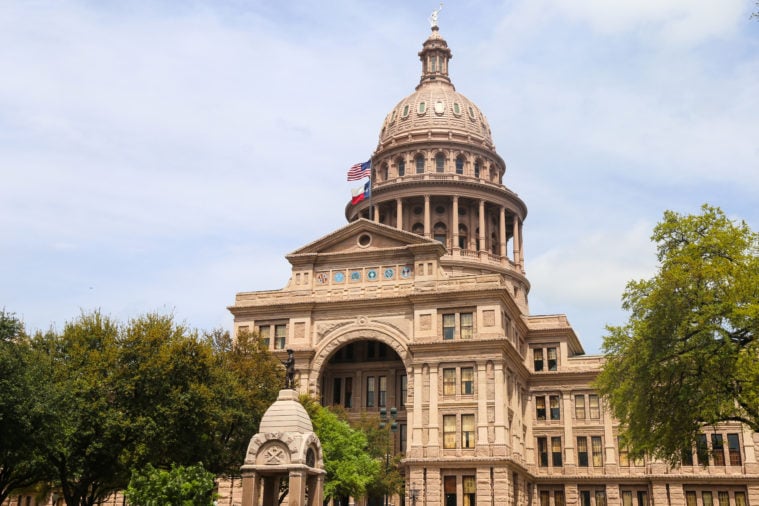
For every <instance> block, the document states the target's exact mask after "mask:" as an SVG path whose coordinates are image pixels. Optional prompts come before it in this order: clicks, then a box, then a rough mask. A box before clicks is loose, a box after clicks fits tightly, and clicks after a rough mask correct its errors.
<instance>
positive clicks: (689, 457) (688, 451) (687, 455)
mask: <svg viewBox="0 0 759 506" xmlns="http://www.w3.org/2000/svg"><path fill="white" fill-rule="evenodd" d="M681 458H682V463H683V465H684V466H692V465H693V449H692V448H685V449H683V451H682V455H681Z"/></svg>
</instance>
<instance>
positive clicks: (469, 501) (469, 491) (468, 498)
mask: <svg viewBox="0 0 759 506" xmlns="http://www.w3.org/2000/svg"><path fill="white" fill-rule="evenodd" d="M462 480H463V484H462V485H463V487H462V488H463V489H464V506H475V498H476V495H475V494H476V493H477V482H476V481H475V479H474V476H462Z"/></svg>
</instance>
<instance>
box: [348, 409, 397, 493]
mask: <svg viewBox="0 0 759 506" xmlns="http://www.w3.org/2000/svg"><path fill="white" fill-rule="evenodd" d="M352 425H353V427H354V428H355V429H358V430H360V431H361V432H363V433H364V434H365V435H366V439H367V448H368V452H369V455H370V456H371V457H372V458H373V459H375V460H376V461H378V462H379V463H380V467H381V469H382V472H381V473H379V475H377V476H376V479H375V481H373V482H371V483H369V484H368V485H367V494H368V495H370V496H374V497H377V496H385V495H388V496H389V495H393V494H398V493H401V492H402V491H403V486H404V480H403V475H402V474H401V471H400V462H401V459H402V455H401V454H393V450H392V449H393V446H394V438H396V437H398V435H397V434H395V433H393V432H392V430H391V428H392V423H391V422H387V423H384V424H383V423H382V422H381V420H380V417H379V416H378V415H376V414H373V415H372V414H368V413H362V415H361V418H359V420H358V421H357V422H356V423H354V424H352Z"/></svg>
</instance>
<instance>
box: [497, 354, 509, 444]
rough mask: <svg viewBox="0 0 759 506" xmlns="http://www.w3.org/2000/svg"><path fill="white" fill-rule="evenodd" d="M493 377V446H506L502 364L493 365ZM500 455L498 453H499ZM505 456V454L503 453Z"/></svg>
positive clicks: (504, 387) (504, 391)
mask: <svg viewBox="0 0 759 506" xmlns="http://www.w3.org/2000/svg"><path fill="white" fill-rule="evenodd" d="M493 368H494V371H493V372H494V376H495V446H496V447H498V446H508V445H509V441H508V440H507V439H506V438H507V434H506V399H507V394H506V380H505V377H504V374H503V364H501V363H498V362H497V363H495V364H493ZM499 454H500V452H499ZM504 455H505V452H504Z"/></svg>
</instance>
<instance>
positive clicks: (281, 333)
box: [274, 325, 287, 350]
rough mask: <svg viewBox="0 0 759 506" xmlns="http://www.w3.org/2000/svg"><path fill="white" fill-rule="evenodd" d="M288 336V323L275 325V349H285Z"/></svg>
mask: <svg viewBox="0 0 759 506" xmlns="http://www.w3.org/2000/svg"><path fill="white" fill-rule="evenodd" d="M286 336H287V325H275V326H274V349H275V350H284V349H285V337H286Z"/></svg>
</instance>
